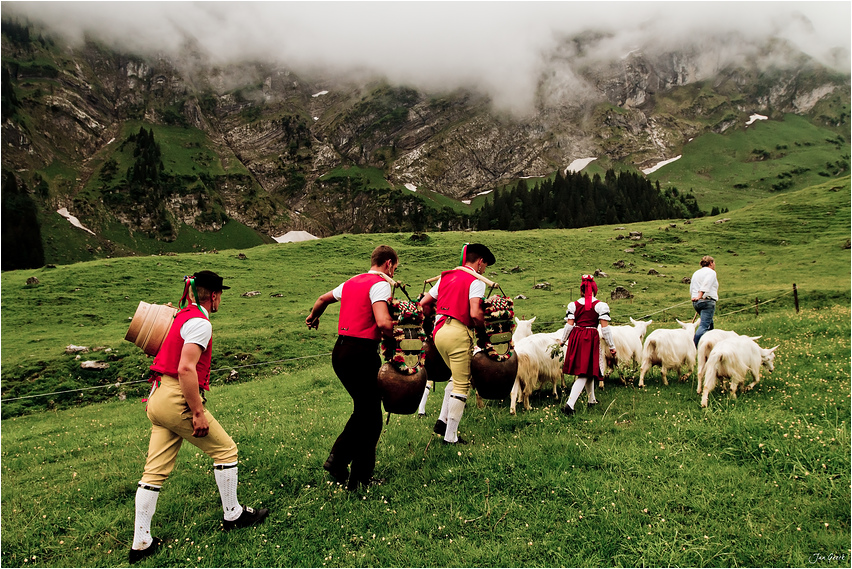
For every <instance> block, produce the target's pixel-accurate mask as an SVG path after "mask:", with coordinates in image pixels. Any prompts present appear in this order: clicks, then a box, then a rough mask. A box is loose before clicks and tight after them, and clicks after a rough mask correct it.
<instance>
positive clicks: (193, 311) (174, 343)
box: [151, 304, 213, 391]
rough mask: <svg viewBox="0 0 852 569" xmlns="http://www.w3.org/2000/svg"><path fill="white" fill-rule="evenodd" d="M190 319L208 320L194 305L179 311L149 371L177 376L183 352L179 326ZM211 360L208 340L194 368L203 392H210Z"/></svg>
mask: <svg viewBox="0 0 852 569" xmlns="http://www.w3.org/2000/svg"><path fill="white" fill-rule="evenodd" d="M190 318H204V319H205V320H209V318H207V316H205V315H204V313H203V312H202V311H201V310H200V309H199V308H198V307H197V306H195V305H194V304H190V305H189V306H187V307H186V308H184V309H182V310H180V311H179V312H178V313H177V314H176V315H175V320H174V322H172V327H171V328H170V329H169V333H168V335H166V339H165V340H163V345H162V346H161V347H160V351H159V352H157V355H156V356H154V363H153V364H151V371H155V372H157V373H160V374H163V375H170V376H172V377H177V376H178V365H179V364H180V352H181V350H183V344H184V341H183V338H182V337H181V335H180V329H181V326H183V325H184V324H185V323H186V321H187V320H189V319H190ZM212 358H213V338H210V343H209V344H207V347H206V348H204V351H203V352H201V357H200V358H199V359H198V364H197V365H196V366H195V370H196V372H198V385H199V387H201V388H202V389H204V390H205V391H210V362H211V360H212Z"/></svg>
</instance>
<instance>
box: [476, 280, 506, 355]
mask: <svg viewBox="0 0 852 569" xmlns="http://www.w3.org/2000/svg"><path fill="white" fill-rule="evenodd" d="M501 292H502V291H501ZM514 308H515V303H514V302H512V299H511V298H509V297H507V296H500V295H497V294H495V295H492V296H490V297H488V298H486V299H485V300H483V301H482V309H483V311H484V312H485V338H479V347H480V348H482V350H483V351H484V352H485V354H486V355H487V356H488V357H489V358H490V359H491V360H494V361H497V362H502V361H506V360H508V359H509V358H511V357H512V354H513V353H514V349H515V345H514V343H513V342H512V332H514V331H515V310H514Z"/></svg>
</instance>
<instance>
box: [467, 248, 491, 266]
mask: <svg viewBox="0 0 852 569" xmlns="http://www.w3.org/2000/svg"><path fill="white" fill-rule="evenodd" d="M480 259H482V260H483V261H485V264H486V265H493V264H494V263H496V262H497V260H496V259H495V258H494V254H493V253H492V252H491V250H490V249H489V248H488V247H486V246H485V245H483V244H482V243H468V245H467V249H466V250H465V261H474V262H475V261H478V260H480Z"/></svg>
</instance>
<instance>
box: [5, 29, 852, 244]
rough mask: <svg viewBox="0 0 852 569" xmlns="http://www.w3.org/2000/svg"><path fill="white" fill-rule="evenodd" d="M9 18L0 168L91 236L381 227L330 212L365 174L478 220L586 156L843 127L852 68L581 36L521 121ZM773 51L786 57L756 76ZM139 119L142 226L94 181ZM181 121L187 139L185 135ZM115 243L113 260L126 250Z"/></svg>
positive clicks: (379, 88)
mask: <svg viewBox="0 0 852 569" xmlns="http://www.w3.org/2000/svg"><path fill="white" fill-rule="evenodd" d="M15 25H17V26H18V28H20V27H21V26H20V24H13V23H10V22H8V21H6V20H4V34H3V68H4V78H5V76H6V74H8V77H9V83H10V84H11V86H12V91H11V95H8V94H6V91H5V90H4V116H3V129H2V133H3V134H2V137H3V142H4V147H5V148H6V151H5V152H4V156H3V167H4V170H6V171H13V172H14V174H13V175H15V176H17V177H18V179H19V182H20V185H21V186H22V187H26V188H27V190H28V192H29V194H31V195H32V196H33V199H34V200H35V201H36V203H37V204H38V209H39V211H41V212H42V217H44V216H45V215H47V214H48V213H50V212H53V211H56V210H57V209H59V208H61V207H67V208H68V209H69V211H71V212H72V213H73V214H74V215H76V216H77V217H79V218H80V219H81V221H82V222H83V223H84V224H86V225H87V227H89V226H91V227H93V229H94V230H95V231H96V232H97V233H99V234H100V233H102V232H101V231H100V230H99V228H100V227H102V226H103V225H104V224H105V223H108V221H109V219H111V218H113V219H118V220H119V221H121V222H122V223H123V224H124V226H125V227H126V228H127V229H128V231H130V232H131V233H132V232H139V231H141V232H143V233H144V232H146V231H147V232H148V233H149V234H150V236H151V237H152V238H154V239H159V240H163V239H165V240H166V241H168V240H169V239H172V240H173V239H175V238H176V237H177V236H176V233H178V232H180V231H181V228H182V227H183V225H186V226H190V227H194V228H195V229H198V230H201V231H216V230H219V229H221V227H222V224H223V223H224V222H225V221H226V220H233V221H236V222H238V223H241V224H243V225H245V226H247V227H250V228H252V229H254V230H255V231H257V232H259V233H260V234H262V235H264V236H265V237H260V236H259V237H258V239H260V240H263V239H267V240H268V239H269V237H270V236H271V235H272V234H281V233H285V232H286V231H289V230H298V231H308V232H311V233H313V234H315V235H318V236H324V235H330V234H333V233H339V232H341V231H353V230H355V231H362V230H366V231H377V230H381V229H382V225H381V220H373V221H365V220H367V217H364V214H363V213H359V212H357V211H354V212H353V211H352V210H353V209H360V210H361V211H364V210H363V208H369V207H370V200H369V199H363V200H359V203H358V206H357V208H353V207H348V206H352V204H351V203H350V204H345V203H340V202H341V199H340V198H341V196H344V195H347V194H346V192H343V193H341V192H342V191H343V188H342V186H340V184H344V185H346V184H350V185H352V184H354V185H356V186H357V185H359V184H360V185H363V187H364V188H370V187H375V184H374V183H373V182H372V181H371V179H372V178H371V176H372V174H369V171H371V169H372V170H373V171H378V172H381V178H383V183H384V184H386V185H387V186H388V187H390V188H403V187H408V188H409V189H411V188H412V187H413V188H415V189H417V190H418V191H416V192H409V191H405V192H406V193H407V194H411V196H415V197H418V196H419V195H421V194H425V193H426V192H427V191H431V192H433V195H435V196H436V197H439V196H445V198H448V199H449V200H450V201H449V202H448V203H450V204H452V203H456V204H458V205H452V207H454V208H456V209H459V210H460V211H471V210H465V209H464V208H465V207H466V206H464V205H463V204H461V200H466V199H471V198H473V197H475V196H476V195H477V194H481V193H482V192H484V191H488V190H493V189H495V188H499V187H502V186H505V185H506V184H511V183H513V182H514V181H517V180H518V179H521V178H529V177H537V178H538V177H546V176H549V175H552V173H553V172H554V171H556V170H560V169H564V168H566V167H567V166H568V164H569V163H571V162H572V161H573V160H574V159H577V158H583V157H596V158H597V159H598V160H597V161H596V162H597V163H596V167H600V168H601V169H603V170H605V169H607V168H611V167H615V168H616V169H627V170H639V169H641V168H646V167H648V166H649V165H653V164H655V163H659V162H661V161H663V160H666V159H669V158H672V157H673V156H675V155H678V154H680V152H682V149H683V147H684V146H685V145H686V144H688V142H689V141H690V140H692V139H694V138H695V137H698V136H700V135H701V134H704V133H708V132H716V133H725V132H728V131H730V130H731V129H735V128H737V125H739V124H742V123H743V122H745V120H744V119H745V118H746V117H748V116H750V115H751V114H753V113H755V112H760V113H762V114H765V115H766V116H768V117H771V118H775V119H778V118H781V117H783V116H784V114H786V113H794V114H799V115H805V116H808V118H809V120H811V121H813V122H815V123H818V124H821V125H822V126H823V127H825V128H827V129H829V130H833V131H835V132H838V133H843V132H846V134H847V135H848V124H849V76H848V75H843V74H838V73H834V72H831V71H830V70H828V69H826V68H824V67H821V66H819V65H818V64H816V63H814V62H813V61H811V60H809V59H808V58H807V57H805V56H804V55H802V54H798V53H795V52H792V51H791V48H790V47H789V46H787V45H786V44H783V43H781V42H775V43H774V44H773V45H768V46H763V47H762V48H760V49H758V48H755V49H754V50H753V52H752V54H751V55H750V56H749V58H745V59H744V60H743V61H742V62H741V66H725V67H721V68H714V67H713V66H712V65H711V66H709V67H708V65H707V62H706V60H707V59H708V56H707V54H705V53H702V52H701V50H699V49H698V48H697V47H693V48H692V49H687V50H684V51H683V52H654V51H653V48H652V46H650V47H647V48H643V49H639V50H637V51H634V52H631V53H630V54H628V55H627V56H626V57H624V58H622V59H620V60H609V61H606V60H604V61H594V58H589V57H588V54H589V53H592V52H594V48H595V42H596V41H599V40H600V38H595V37H584V38H579V39H578V38H573V39H572V40H570V41H567V40H566V41H565V42H564V43H563V44H562V45H561V46H560V49H559V50H557V51H556V52H555V53H553V54H550V55H551V59H550V60H549V62H548V65H549V67H547V68H546V69H545V72H544V73H543V74H542V76H541V80H540V82H539V92H538V97H537V108H536V110H535V112H533V113H532V114H530V115H528V116H525V117H518V116H512V115H509V114H507V113H505V112H497V111H495V110H494V109H493V108H492V107H491V105H490V100H489V98H488V97H487V96H485V95H484V94H482V93H478V92H476V91H475V90H462V89H456V90H454V91H452V92H447V93H426V92H421V91H418V90H416V89H413V88H411V87H406V86H402V85H391V84H389V83H387V81H385V80H383V79H381V78H376V77H367V78H363V77H361V78H357V79H352V78H341V77H332V76H328V75H322V74H320V73H315V74H312V75H310V74H304V73H302V74H300V73H297V72H296V71H294V70H291V69H288V68H287V67H285V66H282V65H280V64H279V65H273V64H268V63H261V62H254V63H246V64H244V65H241V66H231V67H216V66H211V65H210V63H209V62H208V61H206V59H205V56H204V54H202V53H200V52H195V51H192V50H189V51H188V54H187V56H186V57H184V58H183V59H182V60H181V61H176V60H172V59H170V58H167V57H165V56H160V57H155V58H143V57H141V56H138V55H134V54H127V53H118V52H115V51H113V50H110V49H109V48H107V47H105V46H103V45H99V44H96V43H94V42H88V43H86V44H85V45H84V46H82V47H79V48H65V47H58V46H57V45H56V44H55V43H54V42H53V41H52V40H51V39H50V38H45V37H42V36H40V37H39V39H37V40H34V39H28V40H27V41H22V40H16V39H15V37H13V36H14V34H13V31H14V30H15V29H16V28H14V26H15ZM779 51H786V52H789V53H785V55H784V57H785V58H786V59H787V60H792V61H795V65H794V66H790V67H786V68H780V67H772V66H771V65H770V66H769V67H768V68H767V69H768V71H763V70H762V66H763V65H765V64H767V62H768V61H770V60H771V61H775V60H780V56H779V55H778V53H779ZM707 69H710V70H711V71H713V72H714V73H715V74H714V75H712V76H709V72H708V71H707ZM705 75H708V76H707V77H705ZM578 78H582V82H583V83H584V85H585V89H580V90H579V91H577V90H576V89H574V90H573V91H570V93H578V92H579V93H582V96H578V97H576V98H570V99H569V97H568V95H567V93H569V91H568V90H567V89H568V87H567V85H568V84H569V83H570V82H571V81H574V82H575V83H577V82H579V79H578ZM4 83H5V81H4ZM12 99H14V100H15V101H16V103H12V102H11V101H12ZM821 105H822V106H823V107H826V108H827V107H832V108H834V110H832V111H824V110H823V109H821V107H820V106H821ZM7 107H12V109H7ZM837 109H839V110H837ZM146 125H148V127H149V128H154V127H155V126H156V127H157V129H158V137H159V143H160V144H161V145H163V148H164V151H163V156H166V157H168V158H169V159H168V160H167V162H168V163H164V169H163V171H164V172H165V173H166V174H168V177H169V178H170V179H171V182H170V183H171V186H172V189H171V190H168V188H167V189H166V190H167V191H165V193H164V194H163V196H162V197H163V200H162V201H161V203H158V204H150V206H151V207H149V208H148V210H149V211H148V212H147V214H145V215H140V216H139V217H138V219H136V218H134V217H133V211H136V210H139V208H138V207H137V208H136V210H133V207H136V206H128V209H127V211H125V212H124V213H120V212H119V213H118V214H116V211H114V210H112V209H110V208H109V207H106V206H105V205H104V197H105V196H107V195H109V193H110V192H112V193H115V188H114V187H110V183H112V184H113V185H121V184H125V182H124V181H123V180H119V179H118V178H116V177H114V178H113V179H111V181H109V182H104V181H103V175H102V174H103V168H104V165H105V164H108V163H110V160H116V156H115V151H113V150H112V149H113V147H115V146H117V145H119V144H121V143H122V142H124V141H126V140H127V137H128V136H130V135H131V132H130V131H137V130H138V128H140V127H141V128H144V127H145V126H146ZM169 129H175V130H174V131H172V130H169ZM181 129H183V130H185V131H187V132H189V133H190V134H188V135H187V136H186V137H183V136H182V135H180V136H179V135H178V134H177V133H178V132H179V131H180V130H181ZM192 129H197V131H198V132H202V133H204V136H200V135H193V134H191V133H192ZM161 131H168V132H169V133H170V134H169V136H166V137H162V136H161V135H160V132H161ZM152 132H153V131H152ZM841 136H842V135H841ZM178 139H179V140H178ZM846 144H847V146H848V140H846ZM175 156H177V158H175ZM120 162H121V160H118V161H117V162H116V164H118V165H120V166H121V167H122V168H126V167H129V164H123V163H121V164H119V163H120ZM339 166H345V167H350V168H354V169H353V170H352V171H353V172H354V174H353V176H354V177H353V178H352V179H351V180H349V181H346V180H344V181H341V179H340V178H334V180H336V181H335V182H334V183H330V182H328V181H327V180H326V181H324V180H323V176H327V175H328V174H329V172H331V171H332V170H333V169H335V168H337V167H339ZM364 172H367V173H366V174H365V173H364ZM352 180H354V182H353V181H352ZM335 184H337V185H335ZM379 185H382V184H381V180H380V181H379ZM122 187H123V188H125V189H124V190H123V191H126V187H125V186H122ZM149 187H150V186H149ZM149 193H150V192H149ZM343 201H346V199H345V198H344V200H343ZM155 205H156V207H154V206H155ZM444 207H446V206H444ZM440 210H441V208H440V207H438V208H437V209H436V210H435V211H436V213H435V215H436V216H439V214H440ZM137 213H139V212H138V211H137ZM164 227H165V229H164ZM459 228H463V227H459ZM110 246H111V247H112V251H111V252H108V254H129V253H130V252H132V251H131V250H124V248H123V247H121V246H118V245H116V244H115V243H112V244H111V245H110ZM107 248H109V247H107ZM102 252H103V251H102Z"/></svg>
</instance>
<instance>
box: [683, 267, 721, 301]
mask: <svg viewBox="0 0 852 569" xmlns="http://www.w3.org/2000/svg"><path fill="white" fill-rule="evenodd" d="M699 292H703V293H704V298H712V299H713V300H719V281H718V280H717V279H716V271H714V270H713V269H711V268H710V267H701V268H700V269H698V270H697V271H695V272H694V273H693V274H692V280H691V281H690V284H689V294H690V298H695V297H696V296H698V293H699Z"/></svg>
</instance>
